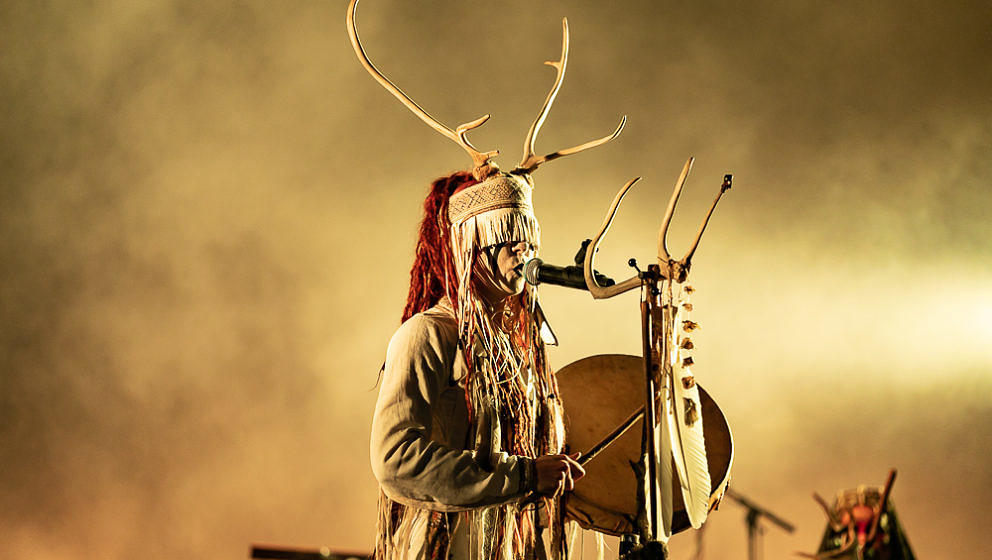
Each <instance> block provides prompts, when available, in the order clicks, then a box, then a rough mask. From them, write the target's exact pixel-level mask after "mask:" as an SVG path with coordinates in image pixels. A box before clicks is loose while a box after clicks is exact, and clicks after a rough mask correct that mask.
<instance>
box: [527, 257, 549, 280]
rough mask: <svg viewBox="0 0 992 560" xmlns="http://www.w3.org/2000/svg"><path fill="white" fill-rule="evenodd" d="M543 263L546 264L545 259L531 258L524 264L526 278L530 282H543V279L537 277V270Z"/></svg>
mask: <svg viewBox="0 0 992 560" xmlns="http://www.w3.org/2000/svg"><path fill="white" fill-rule="evenodd" d="M542 264H544V261H542V260H541V259H537V258H534V259H531V260H529V261H527V262H526V263H525V264H524V279H525V280H526V281H527V283H528V284H530V285H532V286H536V285H538V284H540V283H541V281H540V280H538V279H537V270H538V269H539V268H540V267H541V265H542Z"/></svg>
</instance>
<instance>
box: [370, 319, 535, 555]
mask: <svg viewBox="0 0 992 560" xmlns="http://www.w3.org/2000/svg"><path fill="white" fill-rule="evenodd" d="M466 373H467V369H466V364H465V360H464V357H463V356H462V355H461V352H459V351H458V350H457V324H456V322H455V318H454V317H453V316H452V314H451V312H450V310H448V309H446V308H443V307H433V308H431V309H429V310H427V311H425V312H423V313H418V314H417V315H414V316H413V317H411V318H410V319H409V320H407V321H406V322H405V323H403V325H401V326H400V328H399V330H397V331H396V334H394V335H393V338H392V340H390V342H389V348H388V349H387V351H386V363H385V371H384V373H383V378H382V387H381V388H380V390H379V398H378V400H377V401H376V407H375V415H374V416H373V419H372V441H371V446H370V454H371V460H372V471H373V473H374V474H375V477H376V479H378V481H379V484H380V486H381V487H382V490H383V491H384V492H385V494H386V495H387V496H388V497H389V498H390V499H392V500H394V501H396V502H399V503H401V504H404V505H407V506H413V507H415V508H420V509H423V510H436V511H446V512H450V511H463V510H469V509H475V508H482V507H486V506H493V505H499V504H505V503H508V502H514V501H517V500H519V499H520V498H522V497H523V496H524V495H525V494H527V493H528V492H529V490H530V489H531V488H530V486H531V485H532V484H533V482H532V480H531V479H532V477H533V474H532V473H533V469H534V467H533V459H530V458H527V457H520V456H515V455H508V454H506V453H503V452H496V453H489V452H485V451H484V452H481V453H480V452H478V451H476V450H474V449H470V447H471V443H470V439H471V438H470V433H469V422H468V409H467V405H466V400H465V390H464V388H463V387H462V386H461V385H460V384H459V382H461V381H463V379H464V377H465V374H466ZM409 523H410V524H411V525H412V526H410V527H406V528H404V529H403V530H400V531H398V532H397V534H403V533H406V534H407V535H409V539H408V543H409V549H408V550H407V553H406V554H404V555H403V556H404V557H406V558H422V557H423V553H424V551H423V550H421V548H422V547H421V546H419V544H420V543H421V542H422V532H423V530H424V528H425V526H426V516H421V517H420V518H419V519H413V520H411V521H410V522H409ZM459 525H460V527H461V529H459V530H458V531H456V534H455V535H453V536H452V554H451V556H452V557H453V558H464V557H466V556H465V554H467V550H468V543H467V542H466V541H467V540H469V539H470V538H472V536H471V535H467V534H465V533H466V532H467V530H466V528H465V525H466V524H465V523H460V524H459ZM396 544H403V543H396Z"/></svg>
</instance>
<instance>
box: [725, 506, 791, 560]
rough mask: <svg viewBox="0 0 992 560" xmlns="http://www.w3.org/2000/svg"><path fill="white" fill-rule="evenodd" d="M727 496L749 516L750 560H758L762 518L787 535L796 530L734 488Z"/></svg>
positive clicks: (748, 556) (748, 548) (747, 519)
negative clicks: (759, 525)
mask: <svg viewBox="0 0 992 560" xmlns="http://www.w3.org/2000/svg"><path fill="white" fill-rule="evenodd" d="M726 496H727V497H728V498H730V499H732V500H734V501H735V502H737V503H738V504H740V505H742V506H744V508H745V509H747V515H745V516H744V523H745V525H747V558H748V560H758V535H759V534H760V533H761V530H760V528H759V527H758V521H760V520H761V518H762V517H765V518H767V519H768V520H769V521H771V522H772V523H773V524H774V525H777V526H778V527H779V528H781V529H782V530H783V531H785V532H787V533H792V532H794V531H795V530H796V528H795V526H794V525H792V523H789V522H788V521H786V520H784V519H782V518H781V517H779V516H777V515H775V514H774V513H772V512H770V511H768V510H767V509H765V508H763V507H761V506H759V505H757V504H755V503H754V502H752V501H751V500H750V499H748V498H746V497H744V495H742V494H741V493H740V492H737V491H735V490H733V489H732V488H728V489H727V494H726Z"/></svg>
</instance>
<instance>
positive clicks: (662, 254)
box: [658, 156, 694, 263]
mask: <svg viewBox="0 0 992 560" xmlns="http://www.w3.org/2000/svg"><path fill="white" fill-rule="evenodd" d="M693 161H694V159H693V157H692V156H689V159H687V160H686V161H685V165H684V166H682V173H681V174H680V175H679V180H678V181H676V183H675V190H673V191H672V198H670V199H669V200H668V208H667V209H666V210H665V217H664V219H662V221H661V229H660V230H659V231H658V259H659V260H660V261H662V262H665V263H667V262H669V261H671V260H672V257H671V255H669V254H668V242H667V240H666V238H667V237H668V226H669V225H670V224H671V223H672V215H674V214H675V205H676V204H678V202H679V195H681V194H682V186H683V185H685V180H686V177H688V176H689V171H690V170H691V169H692V162H693Z"/></svg>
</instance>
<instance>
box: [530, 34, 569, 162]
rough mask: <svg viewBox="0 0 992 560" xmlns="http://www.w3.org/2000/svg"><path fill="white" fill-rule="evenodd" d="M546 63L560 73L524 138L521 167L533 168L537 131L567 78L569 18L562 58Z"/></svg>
mask: <svg viewBox="0 0 992 560" xmlns="http://www.w3.org/2000/svg"><path fill="white" fill-rule="evenodd" d="M545 64H547V65H548V66H552V67H554V68H555V70H557V71H558V74H557V76H555V83H554V85H553V86H551V91H550V92H548V96H547V97H546V98H545V99H544V105H543V106H542V107H541V112H540V113H539V114H538V115H537V118H536V119H534V122H533V123H531V125H530V130H528V131H527V138H525V139H524V157H523V159H521V160H520V166H519V167H521V168H525V169H527V168H531V167H532V166H533V164H534V161H535V160H536V159H537V158H535V157H534V142H535V141H536V140H537V133H538V132H540V130H541V126H543V125H544V119H546V118H547V117H548V112H549V111H551V105H553V104H554V102H555V97H557V96H558V90H559V89H561V84H562V81H563V80H564V79H565V67H566V66H567V65H568V18H561V58H559V59H558V61H557V62H553V61H550V60H549V61H547V62H545Z"/></svg>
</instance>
